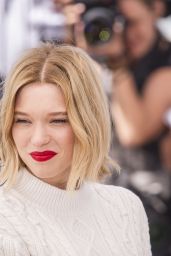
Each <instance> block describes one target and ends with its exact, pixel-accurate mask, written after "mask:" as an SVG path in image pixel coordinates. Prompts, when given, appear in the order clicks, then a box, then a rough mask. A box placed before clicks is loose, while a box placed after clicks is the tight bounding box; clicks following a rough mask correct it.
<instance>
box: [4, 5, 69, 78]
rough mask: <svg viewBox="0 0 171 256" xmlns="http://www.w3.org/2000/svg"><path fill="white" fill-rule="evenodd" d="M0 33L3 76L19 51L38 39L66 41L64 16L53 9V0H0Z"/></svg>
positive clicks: (30, 45)
mask: <svg viewBox="0 0 171 256" xmlns="http://www.w3.org/2000/svg"><path fill="white" fill-rule="evenodd" d="M0 32H1V40H0V46H1V47H0V58H1V59H2V61H1V62H0V71H1V72H2V73H3V74H4V75H5V74H6V73H7V72H8V71H9V69H10V67H11V66H12V64H13V62H15V60H16V59H17V57H18V55H20V53H21V52H22V51H23V50H25V49H28V48H31V47H35V46H37V45H39V43H40V42H41V41H62V42H69V40H70V35H69V30H67V27H66V26H65V16H64V15H63V14H62V13H61V12H60V11H58V10H56V9H55V6H54V3H53V0H1V3H0ZM14 39H15V40H14Z"/></svg>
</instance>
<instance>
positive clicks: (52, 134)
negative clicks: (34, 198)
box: [12, 83, 74, 188]
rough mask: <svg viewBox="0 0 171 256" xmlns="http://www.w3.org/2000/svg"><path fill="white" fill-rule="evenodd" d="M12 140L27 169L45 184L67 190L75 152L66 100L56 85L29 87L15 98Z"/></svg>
mask: <svg viewBox="0 0 171 256" xmlns="http://www.w3.org/2000/svg"><path fill="white" fill-rule="evenodd" d="M12 136H13V139H14V142H15V145H16V148H17V150H18V154H19V156H20V158H21V159H22V161H23V162H24V163H25V164H26V166H27V167H28V169H29V170H30V171H31V172H32V173H33V174H34V175H35V176H37V177H38V178H40V179H42V180H44V181H45V182H47V183H49V184H51V185H55V186H59V187H61V188H63V187H65V185H66V182H67V179H68V175H69V171H70V167H71V162H72V155H73V148H74V133H73V131H72V128H71V125H70V123H69V121H68V116H67V110H66V105H65V101H64V96H63V93H62V91H61V89H60V88H59V87H57V86H56V85H54V84H46V83H44V84H40V83H33V84H29V85H27V86H25V87H23V88H22V89H21V91H20V92H19V94H18V95H17V98H16V104H15V116H14V123H13V127H12Z"/></svg>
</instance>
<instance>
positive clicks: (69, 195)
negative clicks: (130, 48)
mask: <svg viewBox="0 0 171 256" xmlns="http://www.w3.org/2000/svg"><path fill="white" fill-rule="evenodd" d="M98 77H99V73H98V71H97V70H96V66H95V65H94V62H93V61H92V59H91V58H90V57H89V56H88V55H87V54H86V53H85V52H84V51H83V50H81V49H79V48H76V47H73V46H68V45H56V46H55V45H52V44H43V45H42V46H40V47H38V48H34V49H30V50H28V52H27V53H26V54H25V55H24V56H23V57H22V58H20V59H19V61H18V62H17V63H16V65H15V66H14V68H13V70H12V71H11V72H10V74H9V75H8V76H7V79H6V83H5V86H4V94H3V98H2V106H1V122H0V124H1V150H0V154H1V166H2V170H1V173H0V180H1V187H0V194H1V196H0V255H2V256H9V255H10V256H14V255H15V256H18V255H19V254H20V255H24V256H26V255H28V256H29V255H35V256H36V255H41V256H43V255H95V254H96V255H99V256H100V255H101V256H102V255H106V256H109V255H111V256H113V255H122V256H126V255H128V254H129V255H138V256H151V249H150V242H149V233H148V223H147V217H146V214H145V211H144V208H143V206H142V203H141V201H140V200H139V199H138V197H137V196H135V195H134V194H133V193H132V192H130V191H129V190H127V189H124V188H119V187H115V186H109V185H103V184H100V183H99V182H100V180H101V179H102V177H104V175H105V174H107V173H108V172H109V170H108V169H109V164H110V165H111V164H112V162H111V160H110V157H109V155H108V153H109V145H110V117H109V110H108V105H107V100H106V97H105V94H104V92H103V90H102V86H101V81H100V79H98ZM97 181H99V182H97Z"/></svg>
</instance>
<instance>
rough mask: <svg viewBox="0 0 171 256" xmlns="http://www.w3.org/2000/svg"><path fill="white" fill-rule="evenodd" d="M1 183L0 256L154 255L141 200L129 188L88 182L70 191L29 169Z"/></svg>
mask: <svg viewBox="0 0 171 256" xmlns="http://www.w3.org/2000/svg"><path fill="white" fill-rule="evenodd" d="M18 176H19V177H18V180H17V183H16V185H15V186H14V187H13V189H11V190H9V191H8V192H7V191H5V190H4V189H3V187H1V188H0V256H151V249H150V242H149V233H148V223H147V218H146V214H145V212H144V208H143V206H142V203H141V201H140V200H139V199H138V197H137V196H135V195H134V194H133V193H132V192H130V191H129V190H126V189H124V188H120V187H115V186H108V185H102V184H97V183H85V184H83V185H82V187H81V188H80V189H79V190H77V191H75V192H73V194H70V193H68V192H66V191H65V190H61V189H58V188H56V187H54V186H51V185H49V184H47V183H44V182H42V181H41V180H39V179H37V178H36V177H34V176H33V175H31V174H30V173H29V172H28V171H27V170H25V169H22V170H21V171H20V172H19V175H18Z"/></svg>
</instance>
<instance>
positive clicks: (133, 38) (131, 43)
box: [118, 0, 156, 59]
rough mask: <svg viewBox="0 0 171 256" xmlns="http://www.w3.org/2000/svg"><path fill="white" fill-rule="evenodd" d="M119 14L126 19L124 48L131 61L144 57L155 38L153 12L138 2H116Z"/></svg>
mask: <svg viewBox="0 0 171 256" xmlns="http://www.w3.org/2000/svg"><path fill="white" fill-rule="evenodd" d="M118 5H119V9H120V11H121V13H122V14H123V15H124V17H125V19H126V29H125V35H126V46H127V50H128V54H129V55H130V57H132V59H138V58H141V57H142V56H144V55H145V54H146V53H147V52H148V51H149V49H150V48H151V46H152V45H153V43H154V40H155V37H156V30H155V20H156V16H155V14H154V11H153V10H152V9H150V8H149V7H148V6H146V5H145V3H143V2H141V1H140V0H118Z"/></svg>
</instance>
